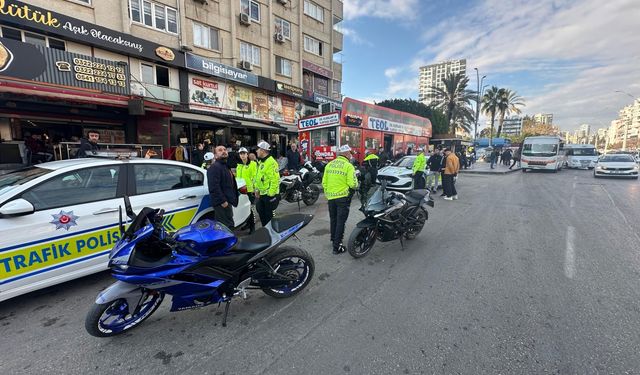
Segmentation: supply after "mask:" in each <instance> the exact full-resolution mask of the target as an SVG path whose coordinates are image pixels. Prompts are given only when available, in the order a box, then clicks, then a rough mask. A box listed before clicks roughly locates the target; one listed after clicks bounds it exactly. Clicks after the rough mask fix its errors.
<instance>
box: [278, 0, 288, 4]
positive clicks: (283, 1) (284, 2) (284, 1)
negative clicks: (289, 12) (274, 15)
mask: <svg viewBox="0 0 640 375" xmlns="http://www.w3.org/2000/svg"><path fill="white" fill-rule="evenodd" d="M278 2H279V3H280V4H282V5H287V4H288V3H289V0H278Z"/></svg>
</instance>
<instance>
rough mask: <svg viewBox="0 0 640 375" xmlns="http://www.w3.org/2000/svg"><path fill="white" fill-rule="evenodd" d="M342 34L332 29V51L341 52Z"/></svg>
mask: <svg viewBox="0 0 640 375" xmlns="http://www.w3.org/2000/svg"><path fill="white" fill-rule="evenodd" d="M343 39H344V36H343V35H342V33H339V32H338V31H336V30H333V53H338V52H342V44H343Z"/></svg>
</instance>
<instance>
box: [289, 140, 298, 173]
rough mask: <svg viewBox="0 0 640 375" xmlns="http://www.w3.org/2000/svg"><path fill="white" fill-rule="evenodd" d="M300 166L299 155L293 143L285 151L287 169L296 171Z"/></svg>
mask: <svg viewBox="0 0 640 375" xmlns="http://www.w3.org/2000/svg"><path fill="white" fill-rule="evenodd" d="M300 167H301V165H300V153H299V152H298V146H297V145H296V144H295V143H292V144H291V148H290V149H289V150H287V169H289V170H294V171H297V170H299V169H300Z"/></svg>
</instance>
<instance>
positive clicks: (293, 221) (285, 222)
mask: <svg viewBox="0 0 640 375" xmlns="http://www.w3.org/2000/svg"><path fill="white" fill-rule="evenodd" d="M311 218H313V216H312V215H306V214H291V215H285V216H278V217H274V218H273V219H271V228H273V230H275V231H276V232H278V233H282V232H284V231H285V230H287V229H289V228H291V227H293V226H295V225H297V224H300V223H302V222H305V224H307V223H309V221H311Z"/></svg>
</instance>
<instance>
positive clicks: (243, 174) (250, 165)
mask: <svg viewBox="0 0 640 375" xmlns="http://www.w3.org/2000/svg"><path fill="white" fill-rule="evenodd" d="M238 155H240V161H241V162H240V163H238V165H237V166H236V177H238V178H241V179H243V180H244V182H245V184H246V185H247V193H249V194H248V195H249V201H250V202H251V204H252V205H253V204H255V202H256V197H255V194H254V193H253V191H254V185H255V179H256V173H257V172H258V164H257V163H256V162H255V161H253V160H249V153H248V151H247V149H246V148H244V147H240V150H238ZM255 225H256V224H255V216H254V215H253V208H251V217H250V218H249V233H253V232H254V230H255Z"/></svg>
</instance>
